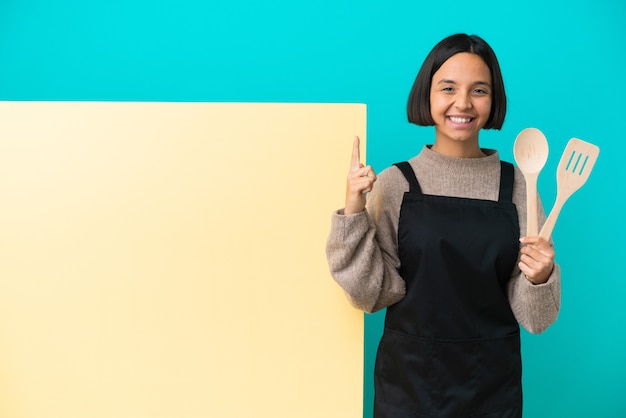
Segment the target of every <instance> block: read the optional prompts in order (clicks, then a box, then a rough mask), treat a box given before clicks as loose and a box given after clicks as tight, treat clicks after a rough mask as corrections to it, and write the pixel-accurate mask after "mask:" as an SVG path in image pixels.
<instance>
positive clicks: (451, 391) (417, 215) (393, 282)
mask: <svg viewBox="0 0 626 418" xmlns="http://www.w3.org/2000/svg"><path fill="white" fill-rule="evenodd" d="M505 113H506V96H505V92H504V84H503V81H502V75H501V73H500V67H499V64H498V61H497V59H496V56H495V54H494V52H493V50H492V49H491V47H490V46H489V45H488V44H487V43H486V42H485V41H484V40H482V39H481V38H479V37H477V36H468V35H464V34H457V35H453V36H450V37H448V38H446V39H444V40H442V41H441V42H440V43H439V44H437V45H436V46H435V47H434V49H433V50H432V51H431V52H430V53H429V55H428V56H427V57H426V60H425V61H424V63H423V65H422V68H421V69H420V71H419V73H418V75H417V78H416V80H415V84H414V85H413V89H412V91H411V94H410V97H409V102H408V117H409V121H410V122H411V123H415V124H417V125H421V126H429V125H430V126H434V127H435V138H434V143H433V145H427V146H424V147H423V148H422V150H421V151H420V152H419V154H418V155H417V156H415V157H413V158H412V159H410V160H409V161H408V162H405V163H400V164H396V165H394V166H392V167H389V168H387V169H386V170H384V171H382V172H381V173H380V175H379V176H378V177H377V176H376V175H375V173H374V172H373V170H372V168H371V167H370V166H364V165H363V164H361V163H360V161H359V141H358V138H355V141H354V147H353V152H352V164H351V169H350V172H349V174H348V180H347V189H346V205H345V208H344V209H342V210H339V211H337V212H336V213H335V214H333V218H332V225H331V232H330V235H329V238H328V242H327V256H328V262H329V266H330V269H331V273H332V275H333V277H334V278H335V280H336V281H337V282H338V283H339V284H340V285H341V286H342V288H343V289H344V290H345V292H346V294H347V295H348V298H349V300H350V301H351V303H352V304H353V305H354V306H355V307H357V308H360V309H362V310H364V311H366V312H375V311H378V310H380V309H382V308H387V312H386V317H385V330H384V334H383V337H382V339H381V341H380V345H379V348H378V354H377V358H376V369H375V389H376V395H375V407H374V408H375V413H374V415H375V417H377V418H404V417H407V418H408V417H493V418H495V417H497V418H506V417H521V414H522V388H521V356H520V337H519V325H518V323H519V324H521V325H522V326H523V327H524V328H526V329H527V330H528V331H530V332H532V333H539V332H543V331H544V330H545V329H546V328H547V327H548V326H549V325H550V324H552V323H553V322H554V321H555V320H556V317H557V314H558V311H559V305H560V273H559V267H558V265H557V264H555V263H554V250H553V248H552V246H551V244H550V243H549V242H546V241H545V240H544V239H542V238H540V237H537V236H525V235H526V234H525V231H526V201H525V197H526V194H525V183H524V178H523V176H522V175H521V173H520V172H519V171H518V170H517V169H514V167H513V166H512V165H511V164H509V163H505V162H501V161H500V159H499V157H498V153H497V152H496V151H495V150H489V149H482V148H480V146H479V143H478V134H479V131H480V130H481V129H483V128H484V129H500V128H501V126H502V124H503V122H504V117H505ZM366 194H367V199H366ZM539 206H540V212H541V213H540V216H541V220H540V223H541V222H543V221H544V220H545V214H544V213H543V209H542V208H541V205H539ZM520 237H522V238H521V239H520ZM520 242H521V245H520Z"/></svg>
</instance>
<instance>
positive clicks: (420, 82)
mask: <svg viewBox="0 0 626 418" xmlns="http://www.w3.org/2000/svg"><path fill="white" fill-rule="evenodd" d="M460 52H469V53H472V54H476V55H478V56H479V57H481V58H482V59H483V61H485V64H487V67H489V72H490V73H491V80H492V84H493V85H492V101H491V113H490V115H489V119H488V120H487V123H486V124H485V126H484V128H485V129H500V128H502V124H503V123H504V116H505V115H506V94H505V92H504V81H503V80H502V72H501V71H500V65H499V64H498V59H497V58H496V54H495V53H494V52H493V49H491V47H490V46H489V44H488V43H487V42H485V41H484V40H483V39H482V38H480V37H478V36H476V35H466V34H462V33H460V34H456V35H452V36H449V37H447V38H445V39H444V40H442V41H441V42H439V43H438V44H437V45H435V47H434V48H433V49H432V51H430V53H429V54H428V56H427V57H426V59H425V60H424V63H423V64H422V68H420V70H419V72H418V73H417V77H416V78H415V82H414V83H413V88H412V89H411V93H410V94H409V102H408V104H407V115H408V117H409V122H411V123H414V124H416V125H420V126H432V125H434V124H435V121H434V120H433V117H432V115H431V112H430V87H431V84H432V79H433V75H434V74H435V73H436V72H437V70H438V69H439V68H440V67H441V66H442V65H443V63H444V62H446V61H447V60H448V58H450V57H451V56H453V55H455V54H458V53H460Z"/></svg>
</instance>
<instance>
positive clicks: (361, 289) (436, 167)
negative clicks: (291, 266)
mask: <svg viewBox="0 0 626 418" xmlns="http://www.w3.org/2000/svg"><path fill="white" fill-rule="evenodd" d="M483 151H484V152H485V153H486V154H487V156H486V157H482V158H455V157H448V156H444V155H441V154H438V153H436V152H434V151H432V150H431V149H430V148H429V147H427V146H425V147H424V148H423V149H422V151H421V152H420V153H419V154H418V155H417V156H416V157H413V158H412V159H411V160H409V163H410V164H411V167H412V168H413V170H414V171H415V175H416V176H417V179H418V181H419V183H420V187H421V189H422V192H423V193H424V194H431V195H440V196H455V197H465V198H473V199H484V200H493V201H497V200H498V194H499V186H500V159H499V156H498V153H497V152H496V151H494V150H483ZM408 191H409V185H408V182H407V181H406V179H405V178H404V176H403V175H402V173H401V172H400V170H399V169H398V168H397V167H395V166H392V167H389V168H387V169H386V170H384V171H382V172H381V173H380V174H379V175H378V179H377V181H376V183H374V188H373V190H372V192H371V193H370V194H369V195H368V198H367V207H366V210H365V211H363V212H361V213H358V214H353V215H344V214H343V209H341V210H338V211H336V212H335V213H333V216H332V221H331V231H330V234H329V236H328V241H327V245H326V254H327V258H328V265H329V267H330V271H331V274H332V276H333V277H334V279H335V280H336V281H337V282H338V283H339V285H340V286H341V287H342V288H343V289H344V291H345V292H346V295H347V296H348V299H349V300H350V302H351V303H352V305H354V306H355V307H356V308H359V309H362V310H363V311H365V312H375V311H378V310H380V309H382V308H385V307H387V306H390V305H392V304H394V303H396V302H398V301H399V300H401V299H402V298H403V297H404V294H405V283H404V280H403V279H402V277H400V275H399V274H398V267H399V266H400V260H399V258H398V244H397V232H398V221H399V217H400V206H401V204H402V198H403V194H404V193H405V192H408ZM513 202H514V203H515V205H516V207H517V211H518V215H519V223H520V236H524V235H526V186H525V182H524V178H523V176H522V174H521V172H520V171H519V170H518V169H517V168H516V169H515V184H514V187H513ZM539 212H540V219H539V224H540V225H541V224H543V222H544V221H545V213H544V211H543V208H542V207H541V204H539ZM508 297H509V303H510V304H511V308H512V310H513V313H514V314H515V317H516V318H517V320H518V322H519V323H520V324H521V325H522V326H523V327H524V328H525V329H526V330H528V331H529V332H531V333H539V332H543V331H544V330H545V329H546V328H548V326H550V324H552V323H553V322H554V321H555V320H556V318H557V315H558V312H559V308H560V297H561V278H560V268H559V266H558V265H557V264H555V266H554V270H553V272H552V275H551V276H550V278H549V279H548V281H547V282H546V283H544V284H541V285H533V284H532V283H531V282H530V281H529V280H528V279H526V277H525V275H524V274H523V273H522V272H521V271H520V270H519V269H518V268H517V265H516V267H515V269H514V270H513V273H512V277H511V280H510V281H509V284H508Z"/></svg>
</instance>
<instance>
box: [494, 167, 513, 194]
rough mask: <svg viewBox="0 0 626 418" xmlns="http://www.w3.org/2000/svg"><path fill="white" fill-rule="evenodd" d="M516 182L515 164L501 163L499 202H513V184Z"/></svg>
mask: <svg viewBox="0 0 626 418" xmlns="http://www.w3.org/2000/svg"><path fill="white" fill-rule="evenodd" d="M514 182H515V170H514V168H513V164H511V163H507V162H506V161H500V197H499V199H498V201H499V202H512V201H513V183H514Z"/></svg>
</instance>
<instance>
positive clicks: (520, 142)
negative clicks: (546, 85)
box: [513, 128, 548, 236]
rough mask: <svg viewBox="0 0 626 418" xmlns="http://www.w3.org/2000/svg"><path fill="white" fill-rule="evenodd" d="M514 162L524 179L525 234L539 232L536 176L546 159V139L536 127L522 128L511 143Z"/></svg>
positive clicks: (530, 234) (531, 234)
mask: <svg viewBox="0 0 626 418" xmlns="http://www.w3.org/2000/svg"><path fill="white" fill-rule="evenodd" d="M513 156H514V157H515V162H516V163H517V166H518V167H519V169H520V170H521V172H522V174H523V175H524V179H526V235H528V236H536V235H538V234H539V216H538V214H537V178H538V177H539V172H540V171H541V169H542V168H543V166H544V165H545V164H546V161H547V160H548V140H547V139H546V137H545V135H544V134H543V132H541V131H540V130H539V129H536V128H526V129H524V130H522V131H521V132H520V133H519V135H517V138H516V139H515V144H514V145H513Z"/></svg>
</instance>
